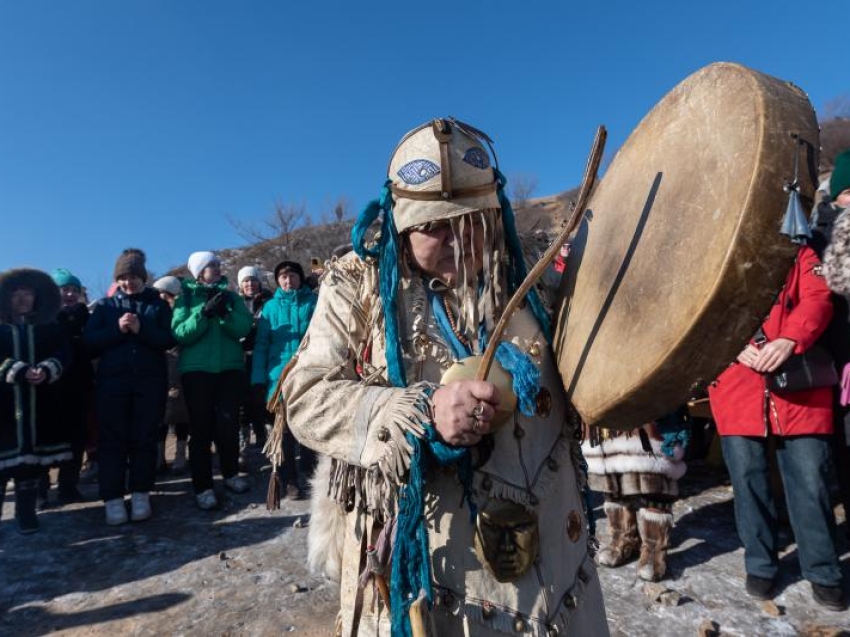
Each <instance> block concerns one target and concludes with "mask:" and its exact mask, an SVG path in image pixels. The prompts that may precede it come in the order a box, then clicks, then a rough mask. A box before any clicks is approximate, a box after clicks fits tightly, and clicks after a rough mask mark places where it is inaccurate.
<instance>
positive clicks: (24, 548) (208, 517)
mask: <svg viewBox="0 0 850 637" xmlns="http://www.w3.org/2000/svg"><path fill="white" fill-rule="evenodd" d="M260 464H261V461H260V459H259V456H258V455H255V456H254V457H253V459H252V466H251V469H252V473H253V476H254V477H253V480H254V488H253V489H252V491H251V492H249V493H247V494H245V495H236V496H234V495H230V494H227V495H225V494H224V493H223V492H221V493H220V495H222V496H223V497H224V503H225V504H224V507H223V508H222V510H220V511H217V512H214V513H209V512H203V511H200V510H198V509H197V508H196V507H195V506H194V502H193V499H192V497H191V496H190V495H189V492H190V485H189V480H188V477H187V476H185V475H184V476H174V477H166V478H164V479H162V480H161V481H160V483H159V486H158V488H159V489H160V491H159V492H158V493H156V494H155V496H154V498H153V503H154V507H155V509H154V518H153V519H151V520H149V521H147V522H143V523H138V524H128V525H125V526H121V527H107V526H105V524H104V523H103V509H102V506H101V505H100V504H99V503H98V502H97V501H96V500H95V498H96V497H97V487H96V486H95V485H86V486H84V487H83V491H84V493H85V495H86V496H88V497H89V498H91V501H90V502H85V503H82V504H77V505H73V506H69V507H64V508H50V509H48V510H46V511H44V512H42V513H41V514H40V520H41V525H42V528H41V531H40V532H39V533H36V534H34V535H29V536H23V535H20V534H18V533H17V531H16V529H15V524H14V521H13V519H12V516H13V511H14V502H13V501H14V494H13V492H12V493H10V494H9V495H8V496H7V499H6V503H5V505H4V507H3V517H2V522H0V635H3V636H4V637H11V636H17V635H26V636H31V635H44V634H47V633H55V634H57V635H110V636H111V635H204V636H207V635H222V636H235V635H251V636H253V635H281V634H290V633H291V634H297V635H304V636H318V635H330V634H331V630H332V627H333V622H334V617H335V615H336V605H337V600H336V591H335V589H334V586H333V585H332V584H330V583H327V582H325V581H323V580H322V579H321V578H318V577H315V576H312V575H310V574H309V573H308V572H307V571H306V569H305V567H304V564H303V562H304V553H305V545H306V536H307V528H306V527H307V524H308V522H309V518H308V516H307V511H308V505H307V503H305V502H297V501H292V500H285V501H284V502H283V505H282V508H281V510H279V511H276V512H273V513H269V512H268V511H266V508H265V505H264V501H265V494H266V485H267V477H268V473H267V469H265V470H262V469H261V468H260ZM720 474H721V472H720V471H719V470H709V469H707V468H705V467H704V466H700V465H695V466H692V468H691V472H690V473H689V475H688V476H686V477H685V479H684V480H683V484H682V486H683V490H684V491H685V496H686V497H685V498H683V499H682V500H681V501H680V502H679V503H678V505H677V506H676V509H675V514H676V528H675V530H674V533H673V548H672V550H671V552H670V556H669V569H670V573H669V575H670V577H669V579H667V580H666V581H665V582H663V583H662V584H661V585H660V586H655V587H647V586H646V585H645V583H644V582H642V581H640V580H636V575H635V564H634V563H632V564H629V565H626V566H624V567H622V568H619V569H601V570H600V575H601V577H602V585H603V589H604V591H605V596H606V605H607V610H608V619H609V624H610V628H611V633H612V635H614V636H617V637H619V636H630V637H644V636H646V637H649V636H653V637H667V636H670V637H680V636H686V635H697V634H699V633H698V627H699V626H700V625H701V624H704V623H705V622H706V620H709V621H713V622H716V624H717V625H719V630H720V634H722V635H725V636H731V635H735V636H739V637H753V636H761V635H764V636H770V637H784V636H789V637H790V636H794V635H806V636H807V637H815V636H818V637H826V636H827V635H829V636H835V635H840V634H848V635H850V611H845V612H842V613H834V612H829V611H826V610H824V609H822V608H821V607H819V606H817V605H816V604H815V603H814V602H813V601H812V600H811V596H810V589H809V586H808V584H807V583H806V582H804V581H802V580H801V579H800V571H799V567H798V565H797V559H796V548H795V546H794V545H793V543H792V537H791V534H790V531H788V530H787V529H786V530H783V532H782V538H783V540H784V543H785V544H786V545H787V546H786V549H785V550H784V552H783V556H782V569H783V571H782V576H781V580H780V587H779V588H780V593H779V595H778V596H777V598H776V600H775V603H774V604H764V603H762V602H758V601H754V600H752V599H751V598H749V597H748V596H747V594H746V593H745V592H744V585H743V575H744V571H743V551H742V549H741V547H740V544H739V541H738V538H737V535H736V534H735V529H734V519H733V507H732V501H731V497H732V494H731V489H730V488H729V486H728V484H726V483H725V482H724V479H723V477H722V475H720ZM11 486H12V485H11V484H10V485H9V487H10V490H11ZM51 496H52V497H55V494H54V493H52V494H51ZM838 512H839V514H840V515H841V517H842V519H841V520H840V522H841V524H840V526H839V533H840V538H841V539H840V550H841V553H842V564H843V566H844V570H845V577H847V575H848V574H850V573H848V571H849V570H850V567H849V566H848V565H850V553H848V543H847V540H846V539H845V532H846V530H847V527H846V523H845V522H844V520H843V513H841V509H840V508H839V509H838ZM596 513H597V515H601V507H599V508H597V510H596ZM599 526H600V531H601V532H602V533H603V534H604V531H605V524H604V520H600V523H599ZM847 579H848V581H850V578H847ZM843 631H847V632H846V633H845V632H843ZM715 634H717V633H715ZM581 637H592V636H581Z"/></svg>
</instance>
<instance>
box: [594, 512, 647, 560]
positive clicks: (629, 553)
mask: <svg viewBox="0 0 850 637" xmlns="http://www.w3.org/2000/svg"><path fill="white" fill-rule="evenodd" d="M605 516H606V517H607V518H608V533H609V535H610V536H611V537H610V540H609V542H608V544H606V545H605V546H603V547H602V548H601V549H600V550H599V553H597V554H596V562H597V563H598V564H601V565H602V566H621V565H623V564H625V563H626V562H628V561H629V560H630V559H631V558H632V557H634V556H635V555H636V554H637V550H638V547H639V546H640V538H639V537H638V530H637V524H636V522H635V512H634V511H633V510H632V509H630V508H629V507H627V506H623V505H622V504H619V503H618V502H606V503H605Z"/></svg>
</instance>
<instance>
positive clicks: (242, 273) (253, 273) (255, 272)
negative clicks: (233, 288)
mask: <svg viewBox="0 0 850 637" xmlns="http://www.w3.org/2000/svg"><path fill="white" fill-rule="evenodd" d="M249 277H254V278H255V279H257V281H260V282H261V283H262V281H263V278H262V276H261V274H260V269H259V268H256V267H254V266H253V265H246V266H245V267H244V268H240V270H239V274H237V275H236V283H237V284H238V285H242V281H244V280H245V279H247V278H249Z"/></svg>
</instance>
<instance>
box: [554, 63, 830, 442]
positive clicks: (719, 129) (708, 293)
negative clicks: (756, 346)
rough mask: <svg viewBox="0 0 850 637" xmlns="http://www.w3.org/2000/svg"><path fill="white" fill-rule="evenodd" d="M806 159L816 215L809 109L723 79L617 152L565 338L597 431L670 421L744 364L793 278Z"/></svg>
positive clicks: (580, 248) (593, 206) (669, 99)
mask: <svg viewBox="0 0 850 637" xmlns="http://www.w3.org/2000/svg"><path fill="white" fill-rule="evenodd" d="M795 136H796V137H795ZM798 138H799V139H800V140H803V141H802V142H798ZM798 143H799V148H800V155H799V167H800V170H799V176H800V182H801V184H800V193H801V196H802V197H803V201H804V202H807V201H809V200H810V199H811V197H812V195H813V193H814V190H815V187H816V186H815V183H814V180H815V177H814V175H813V174H811V173H812V171H811V170H810V167H812V166H814V165H816V161H815V159H816V158H815V154H816V152H817V148H818V125H817V120H816V118H815V114H814V110H813V109H812V106H811V104H810V103H809V101H808V99H807V97H806V95H805V94H804V93H803V92H802V91H801V90H800V89H799V88H797V87H796V86H794V85H792V84H790V83H788V82H784V81H781V80H778V79H776V78H772V77H769V76H767V75H764V74H762V73H758V72H756V71H753V70H751V69H747V68H745V67H742V66H740V65H737V64H728V63H718V64H712V65H710V66H708V67H705V68H703V69H701V70H700V71H698V72H696V73H694V74H693V75H692V76H690V77H689V78H687V79H686V80H685V81H684V82H682V83H681V84H679V85H678V86H677V87H676V88H674V89H673V90H672V91H671V92H670V93H669V94H667V95H666V96H665V97H664V98H663V99H662V100H661V102H659V103H658V104H657V105H656V106H655V108H653V110H652V111H651V112H650V113H649V115H647V116H646V117H645V118H644V119H643V121H642V122H641V123H640V125H639V126H638V127H637V129H636V130H635V131H634V132H633V133H632V135H631V136H630V137H629V139H628V140H627V141H626V143H625V145H623V147H622V148H621V149H620V150H619V152H618V153H617V155H616V157H615V158H614V160H613V162H612V163H611V166H610V168H609V169H608V171H607V173H606V175H605V177H604V179H603V180H602V181H601V183H600V184H599V186H598V188H597V189H596V191H595V192H594V194H593V196H592V197H591V200H590V202H589V204H588V209H587V213H586V214H585V217H584V219H583V220H582V223H581V225H580V226H579V228H578V230H577V231H576V235H575V237H574V240H573V241H572V248H571V252H570V257H569V262H568V265H567V271H566V272H565V274H564V279H563V281H562V285H561V299H562V301H561V307H560V313H559V316H558V325H557V333H556V336H555V349H556V352H557V355H558V366H559V370H560V373H561V377H562V379H563V382H564V387H565V388H566V390H567V393H568V394H569V396H570V397H571V400H572V402H573V404H574V405H575V407H576V408H577V409H578V411H579V413H580V414H581V416H582V417H583V419H584V420H585V421H586V422H587V423H589V424H596V425H604V426H606V427H614V428H621V429H626V428H632V427H635V426H638V425H640V424H641V423H644V422H646V421H648V420H651V419H654V418H658V417H660V416H662V415H664V414H665V413H668V412H669V411H671V410H672V409H674V408H675V407H676V406H678V405H681V404H683V403H685V402H686V401H687V400H688V398H689V395H690V393H691V388H692V386H693V385H694V383H696V382H699V381H711V380H713V379H714V378H715V377H716V376H717V374H718V373H719V372H720V371H722V369H723V368H724V367H725V366H726V365H728V364H729V363H730V362H731V361H733V360H734V359H735V357H736V356H737V354H738V353H739V351H740V350H741V349H742V347H743V346H744V344H745V343H746V341H747V339H748V338H749V337H750V336H752V334H753V333H754V332H755V330H756V329H757V327H758V325H759V324H760V323H761V321H762V320H763V319H764V318H765V317H766V315H767V313H768V311H769V309H770V306H771V304H772V303H773V301H774V298H775V297H776V294H777V292H778V290H779V289H780V287H781V285H782V283H783V281H784V279H785V276H786V275H787V273H788V270H789V269H790V267H791V264H792V262H793V257H794V254H795V251H796V247H795V246H794V245H793V244H792V243H791V242H790V240H789V239H788V237H785V236H782V235H780V234H779V229H780V226H781V223H782V218H783V215H784V214H785V210H786V207H787V205H788V200H789V195H788V192H787V191H786V190H785V188H784V187H785V185H786V184H787V183H789V182H791V181H792V179H793V177H794V166H795V161H794V158H795V147H796V146H797V145H798Z"/></svg>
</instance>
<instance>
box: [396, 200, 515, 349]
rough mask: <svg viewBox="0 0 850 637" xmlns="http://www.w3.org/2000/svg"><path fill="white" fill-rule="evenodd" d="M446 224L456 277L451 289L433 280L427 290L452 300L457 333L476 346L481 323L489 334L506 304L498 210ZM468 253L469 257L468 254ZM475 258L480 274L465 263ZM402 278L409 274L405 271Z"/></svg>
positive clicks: (472, 215)
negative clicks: (478, 262) (448, 295)
mask: <svg viewBox="0 0 850 637" xmlns="http://www.w3.org/2000/svg"><path fill="white" fill-rule="evenodd" d="M448 224H449V233H450V234H451V241H452V245H453V247H454V262H455V271H456V272H457V274H456V276H455V280H454V281H453V282H452V284H451V286H449V285H448V284H447V283H446V282H445V281H441V280H438V279H432V281H431V282H430V284H429V286H430V287H431V288H432V289H434V290H435V291H443V292H448V293H450V294H451V295H452V296H453V297H454V299H453V300H454V301H455V302H456V303H457V307H458V316H457V330H458V332H459V333H460V334H463V335H464V336H465V337H466V338H467V339H468V340H469V342H470V343H475V342H477V341H478V336H479V335H478V326H479V325H480V324H482V323H483V325H484V328H485V329H486V330H487V332H488V333H489V332H491V331H492V330H493V328H494V327H495V325H496V321H497V320H498V319H499V317H500V316H501V314H502V310H504V307H505V304H506V302H507V281H506V267H505V265H506V264H505V260H506V258H507V255H506V252H505V237H504V230H503V228H502V219H501V210H499V209H498V208H490V209H486V210H480V211H477V212H472V213H469V214H466V215H461V216H459V217H452V218H450V219H448ZM413 229H415V228H412V230H413ZM479 233H482V234H483V237H481V235H480V234H479ZM465 236H466V237H467V240H466V241H465V240H464V237H465ZM479 239H481V244H482V253H481V254H480V255H477V254H475V249H476V245H477V244H478V242H479ZM470 250H471V251H472V254H467V252H468V251H470ZM477 258H480V261H481V270H480V271H478V270H475V271H472V270H471V269H470V268H469V267H468V266H467V262H468V261H469V262H471V263H475V262H476V261H477V260H478V259H477ZM405 274H406V275H407V276H410V275H411V274H412V273H411V272H409V271H405Z"/></svg>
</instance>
